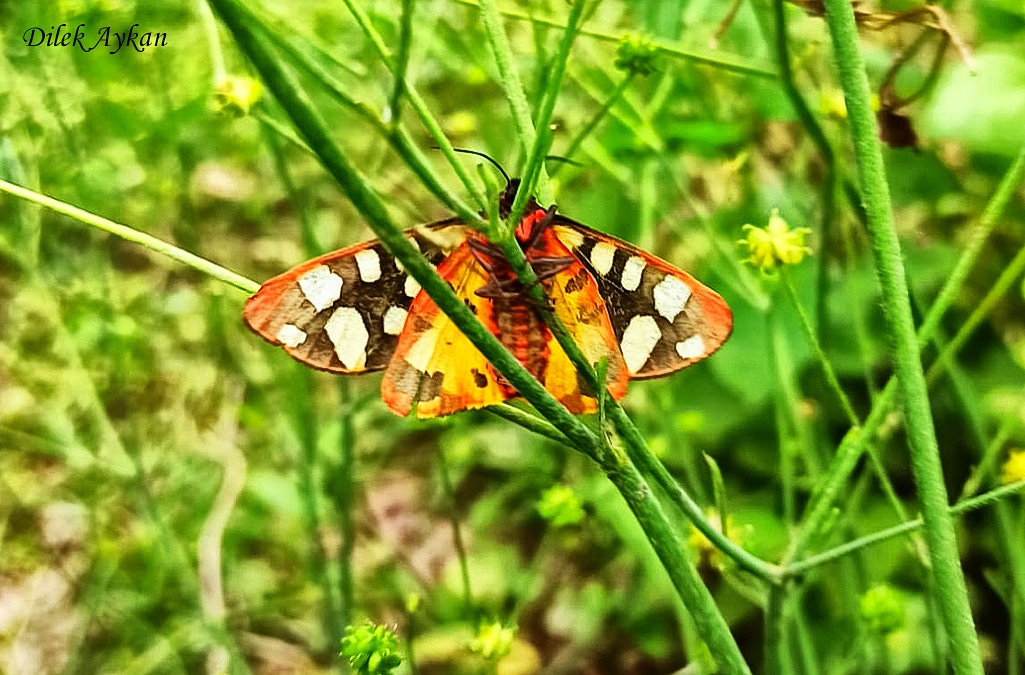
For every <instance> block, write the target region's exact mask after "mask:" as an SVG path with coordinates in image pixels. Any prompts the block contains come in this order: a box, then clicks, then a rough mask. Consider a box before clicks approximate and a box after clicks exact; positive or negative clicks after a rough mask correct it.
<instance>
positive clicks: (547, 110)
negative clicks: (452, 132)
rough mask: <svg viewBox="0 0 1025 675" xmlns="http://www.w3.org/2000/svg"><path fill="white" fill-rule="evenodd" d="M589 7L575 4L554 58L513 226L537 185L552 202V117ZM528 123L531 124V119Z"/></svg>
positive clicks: (582, 2) (515, 205)
mask: <svg viewBox="0 0 1025 675" xmlns="http://www.w3.org/2000/svg"><path fill="white" fill-rule="evenodd" d="M589 4H590V3H589V2H587V0H580V1H579V2H575V3H573V5H572V7H571V9H570V12H569V19H568V20H567V22H566V28H565V30H563V31H562V36H561V38H560V39H559V48H558V50H557V51H556V53H555V56H554V57H552V60H551V66H550V69H549V70H550V72H549V75H548V78H547V79H546V81H545V90H544V95H543V96H542V98H541V105H540V106H539V107H538V110H537V118H536V119H535V120H534V121H533V123H534V125H536V128H537V129H540V132H538V133H537V134H536V135H535V136H534V143H533V144H532V145H531V146H530V149H529V152H528V153H527V160H526V162H525V168H524V172H523V174H524V175H523V182H522V183H521V185H520V190H519V191H518V192H517V193H516V199H515V200H513V205H512V209H511V211H510V213H509V220H510V221H511V222H513V223H518V222H519V221H520V218H521V217H522V216H523V210H524V208H526V205H527V201H528V199H529V198H530V196H531V195H533V194H535V190H534V185H535V182H536V183H537V186H538V189H537V191H536V194H538V195H540V196H541V198H543V199H545V200H546V201H550V198H551V191H550V189H549V187H548V174H547V173H545V157H546V156H547V154H548V148H549V146H550V145H551V138H552V134H551V128H550V125H551V120H552V114H553V113H554V112H555V101H556V100H557V99H558V98H559V92H560V91H561V89H562V80H563V77H564V76H565V74H566V64H567V63H568V62H569V52H570V50H571V49H572V48H573V41H574V39H576V36H577V33H578V32H579V31H580V23H581V21H582V20H583V17H584V10H585V9H586V8H587V6H588V5H589ZM510 84H512V83H510ZM521 94H522V91H521ZM524 98H525V97H524ZM526 122H527V124H530V120H529V119H527V120H526Z"/></svg>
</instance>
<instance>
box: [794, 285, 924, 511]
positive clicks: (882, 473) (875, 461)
mask: <svg viewBox="0 0 1025 675" xmlns="http://www.w3.org/2000/svg"><path fill="white" fill-rule="evenodd" d="M780 277H781V278H782V281H783V287H784V289H785V290H786V292H787V298H788V299H789V300H790V304H791V305H793V307H794V311H795V312H796V314H797V317H798V319H799V322H800V324H801V329H802V330H803V331H804V337H805V338H806V339H807V340H808V344H809V345H811V348H812V351H813V352H814V354H815V358H816V360H818V362H819V365H820V366H822V371H823V374H824V375H825V376H826V383H827V384H828V385H829V387H830V389H832V390H833V393H834V394H836V397H837V400H838V401H839V403H840V406H841V408H843V411H844V413H845V414H846V415H847V420H848V422H850V424H851V426H852V427H857V426H859V425H860V424H861V421H860V420H859V419H858V416H857V414H856V413H855V412H854V407H853V406H852V405H851V402H850V399H848V398H847V394H846V393H845V392H844V390H843V388H842V387H841V386H840V380H839V379H838V378H837V376H836V372H835V371H834V370H833V365H832V364H831V363H830V361H829V359H828V358H827V357H826V353H825V351H823V349H822V345H821V344H820V343H819V339H818V336H817V335H816V334H815V329H814V328H812V325H811V322H810V321H809V320H808V315H807V313H805V311H804V307H803V306H802V305H801V301H800V300H799V299H798V297H797V289H796V288H795V287H794V281H793V278H792V277H791V276H790V272H789V270H788V269H787V267H786V266H783V267H782V268H781V269H780ZM866 449H867V450H868V455H869V460H870V461H871V462H872V468H873V470H874V471H875V473H876V476H877V477H878V478H879V483H880V485H881V486H882V488H883V492H884V493H885V494H886V498H887V501H889V503H890V506H892V507H893V510H894V512H895V513H896V514H897V515H898V516H899V517H900V518H901V519H902V520H904V519H907V513H906V510H905V509H904V505H903V504H902V503H901V501H900V497H898V496H897V491H896V490H895V489H894V487H893V483H892V482H891V481H890V477H889V476H888V475H887V473H886V467H885V466H884V465H883V462H882V460H881V459H880V458H879V454H878V453H876V452H875V451H874V450H873V449H872V446H871V444H868V445H867V446H866Z"/></svg>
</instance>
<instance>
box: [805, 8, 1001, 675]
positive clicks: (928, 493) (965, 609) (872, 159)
mask: <svg viewBox="0 0 1025 675" xmlns="http://www.w3.org/2000/svg"><path fill="white" fill-rule="evenodd" d="M825 6H826V22H827V24H828V25H829V31H830V35H831V36H832V40H833V48H834V53H835V58H836V62H837V67H838V70H839V75H840V82H841V84H842V85H843V89H844V95H845V97H846V100H847V111H848V115H849V120H850V125H851V133H852V135H853V137H854V148H855V156H856V160H857V166H858V176H859V178H860V181H861V186H862V196H863V199H864V203H865V210H866V213H867V216H868V223H867V225H868V231H869V236H870V237H871V240H872V252H873V255H874V257H875V261H876V269H877V274H878V277H879V282H880V285H881V287H882V291H883V296H882V301H883V309H884V315H885V318H886V323H887V327H888V329H889V333H890V338H891V350H892V353H893V358H894V367H895V370H896V375H897V381H898V386H899V389H900V394H901V396H900V397H901V403H902V406H903V409H904V417H905V420H906V424H907V432H908V443H909V446H910V452H911V468H912V471H913V473H914V476H915V481H916V484H917V488H918V495H919V500H920V503H921V507H922V517H923V522H924V524H925V540H926V542H927V544H928V547H929V558H930V561H931V563H932V566H933V575H934V579H935V583H936V591H937V596H938V597H937V601H938V604H939V607H940V612H941V614H942V616H943V623H944V626H945V627H946V630H947V636H948V638H949V640H950V654H951V658H952V660H953V663H954V668H955V670H956V671H957V672H958V673H979V674H980V675H981V673H982V672H983V669H982V659H981V656H980V653H979V641H978V636H977V635H976V633H975V625H974V622H973V620H972V614H971V606H970V604H969V600H968V590H967V588H966V586H965V581H964V575H963V573H962V571H961V561H960V558H959V555H958V550H957V541H956V539H955V537H954V523H953V519H952V518H951V517H950V512H949V510H948V505H947V491H946V487H945V486H944V483H943V471H942V467H941V465H940V458H939V448H938V445H937V442H936V433H935V429H934V428H933V423H932V415H931V411H930V409H929V398H928V392H927V389H926V383H925V373H924V372H923V370H922V363H921V360H920V357H919V352H918V340H917V338H916V336H915V325H914V321H913V320H912V316H911V302H910V298H909V296H908V288H907V281H906V279H905V277H904V264H903V260H902V258H901V251H900V243H899V241H898V239H897V231H896V229H895V227H894V223H893V213H892V210H891V205H890V193H889V186H888V185H887V182H886V170H885V167H884V165H883V155H882V148H881V146H880V142H879V138H878V135H877V130H876V122H875V115H874V114H873V112H872V108H871V104H870V93H869V85H868V78H867V76H866V75H865V68H864V64H863V62H862V59H861V54H860V53H859V52H858V30H857V26H856V24H855V21H854V11H853V9H852V7H851V4H850V3H849V2H848V1H847V0H826V3H825Z"/></svg>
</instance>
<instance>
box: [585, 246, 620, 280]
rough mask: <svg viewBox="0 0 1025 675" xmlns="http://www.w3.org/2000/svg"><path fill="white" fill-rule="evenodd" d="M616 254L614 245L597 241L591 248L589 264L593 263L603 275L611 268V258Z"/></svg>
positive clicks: (596, 269)
mask: <svg viewBox="0 0 1025 675" xmlns="http://www.w3.org/2000/svg"><path fill="white" fill-rule="evenodd" d="M615 256H616V247H615V246H613V245H612V244H609V243H607V242H604V241H599V242H598V243H597V244H595V245H594V248H592V249H591V264H592V265H594V269H595V271H597V272H598V274H600V275H602V276H605V275H606V274H608V273H609V270H610V269H612V260H613V258H615Z"/></svg>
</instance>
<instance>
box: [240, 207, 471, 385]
mask: <svg viewBox="0 0 1025 675" xmlns="http://www.w3.org/2000/svg"><path fill="white" fill-rule="evenodd" d="M406 236H407V237H408V238H409V240H410V241H411V242H412V243H413V244H414V245H415V246H416V247H417V248H418V249H419V250H420V251H421V252H422V253H423V254H424V255H425V257H426V258H427V259H428V261H430V262H431V264H434V265H437V264H438V263H440V262H441V261H442V260H443V259H444V258H445V256H446V255H447V254H448V251H449V250H451V248H453V247H454V246H455V245H458V243H461V242H462V241H463V240H464V239H465V238H466V227H465V226H463V225H461V224H459V223H458V222H456V221H443V222H441V223H437V224H434V225H429V226H426V227H422V228H415V229H412V230H408V231H407V232H406ZM419 291H420V285H419V284H417V282H416V280H414V279H413V278H412V277H410V276H409V275H407V274H406V272H405V271H404V270H403V269H402V268H401V267H400V266H399V265H398V263H397V261H396V260H395V258H393V257H392V256H391V255H390V254H389V253H388V252H387V251H385V250H384V247H383V246H382V245H381V242H380V241H377V240H374V241H369V242H365V243H362V244H357V245H355V246H350V247H349V248H345V249H341V250H339V251H334V252H332V253H327V254H325V255H322V256H320V257H318V258H314V259H313V260H309V261H307V262H304V263H303V264H301V265H299V266H298V267H294V268H292V269H291V270H289V271H287V272H285V273H283V274H281V275H279V276H276V277H274V278H273V279H271V280H269V281H267V282H266V283H265V284H263V286H261V287H260V290H259V291H258V292H257V293H256V295H254V296H252V297H251V298H249V300H248V301H247V302H246V306H245V312H244V317H245V321H246V324H247V325H248V326H249V327H250V328H251V329H252V330H253V331H254V332H255V333H257V334H258V335H260V336H261V337H262V338H264V339H265V340H267V341H268V342H270V343H271V344H275V345H281V346H282V347H284V349H285V351H286V352H288V353H289V354H290V355H291V356H292V357H294V358H295V359H297V360H298V361H301V362H302V363H305V364H306V365H309V366H312V367H314V368H318V369H320V370H327V371H330V372H335V373H362V372H367V371H372V370H380V369H382V368H384V367H385V366H387V365H388V361H389V360H390V359H391V357H392V354H393V353H394V351H395V347H396V345H397V344H398V336H399V334H400V333H401V332H402V328H403V326H404V325H405V322H406V317H407V315H408V312H409V306H410V304H411V303H412V301H413V298H414V297H415V296H416V295H417V294H418V293H419Z"/></svg>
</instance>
